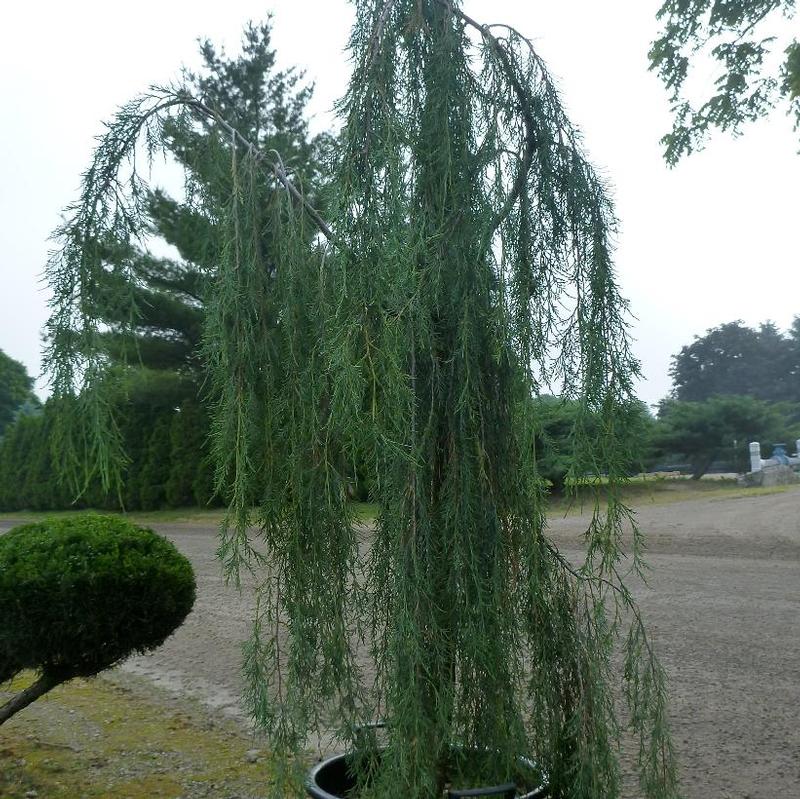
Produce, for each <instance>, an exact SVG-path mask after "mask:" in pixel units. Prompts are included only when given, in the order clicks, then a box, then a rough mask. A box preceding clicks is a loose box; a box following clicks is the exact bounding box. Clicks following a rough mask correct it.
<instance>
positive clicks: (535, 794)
mask: <svg viewBox="0 0 800 799" xmlns="http://www.w3.org/2000/svg"><path fill="white" fill-rule="evenodd" d="M382 748H384V747H382ZM351 755H352V752H343V753H341V754H338V755H332V756H331V757H327V758H325V759H324V760H321V761H320V762H319V763H317V764H315V765H314V766H313V767H312V768H311V769H309V771H308V774H307V775H306V779H305V788H306V791H307V792H308V793H309V794H310V795H311V796H312V797H313V799H343V797H342V796H341V795H339V794H335V793H329V792H328V791H326V790H325V789H324V788H321V787H320V786H319V784H318V783H317V776H318V775H319V773H320V772H321V771H323V770H324V769H326V768H328V767H330V766H332V765H333V764H335V763H340V762H342V761H344V760H346V759H347V758H348V757H350V756H351ZM519 761H520V762H521V763H523V764H525V765H526V766H530V767H531V768H535V764H534V762H533V761H532V760H531V759H530V758H528V757H524V756H522V755H520V756H519ZM512 789H513V790H514V793H513V794H511V793H510V791H511V790H512ZM503 793H505V794H506V795H508V796H512V797H513V799H545V797H548V796H550V786H549V785H548V784H547V782H546V781H543V782H542V784H541V785H539V786H537V787H536V788H533V789H531V790H530V791H528V792H526V793H523V794H519V793H517V792H516V785H515V784H514V783H506V784H504V785H492V786H486V787H481V788H468V789H451V790H448V792H447V796H448V799H456V798H457V797H458V798H459V799H460V797H480V796H495V795H497V794H503Z"/></svg>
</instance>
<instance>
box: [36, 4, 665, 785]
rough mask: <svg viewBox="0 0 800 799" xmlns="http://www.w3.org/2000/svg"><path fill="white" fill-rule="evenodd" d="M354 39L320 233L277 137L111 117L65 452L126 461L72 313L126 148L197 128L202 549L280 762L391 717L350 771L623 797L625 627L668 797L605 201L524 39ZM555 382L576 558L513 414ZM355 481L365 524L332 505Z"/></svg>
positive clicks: (621, 309) (113, 464) (65, 348)
mask: <svg viewBox="0 0 800 799" xmlns="http://www.w3.org/2000/svg"><path fill="white" fill-rule="evenodd" d="M350 49H351V57H352V63H353V76H352V80H351V82H350V87H349V89H348V92H347V94H346V95H345V97H344V99H343V100H342V102H341V104H340V106H339V111H340V117H341V121H342V126H343V127H342V132H341V137H340V140H339V142H338V146H337V148H336V153H335V157H334V158H333V161H332V163H331V165H330V173H331V183H330V187H329V196H328V200H327V204H326V213H325V215H324V217H323V215H322V214H321V213H320V212H319V211H318V210H317V209H316V208H315V207H314V204H313V203H312V202H311V201H310V200H309V197H310V196H312V195H311V194H310V191H309V189H308V188H307V187H306V185H305V184H304V183H303V181H302V180H300V179H296V178H295V176H292V175H291V174H290V171H291V170H290V166H289V165H288V164H287V163H286V162H285V160H284V159H283V158H282V155H281V153H280V152H278V151H272V150H270V151H267V152H265V151H262V150H260V149H259V148H258V147H257V146H256V145H255V143H253V142H250V141H248V140H247V137H246V136H245V135H243V134H242V133H241V132H239V131H237V130H236V129H235V128H234V127H233V126H232V125H230V124H229V123H228V122H226V120H225V119H224V118H223V117H222V115H221V114H220V113H218V112H217V111H216V110H215V108H214V107H213V104H208V103H205V102H203V101H202V100H200V99H198V98H195V97H193V96H191V95H189V94H188V93H187V92H186V91H184V90H180V89H179V90H175V91H172V90H154V91H153V92H152V93H151V94H149V95H147V96H145V97H143V98H139V99H138V100H136V101H134V102H133V103H131V104H129V105H128V106H125V107H124V108H123V109H122V110H121V111H120V113H119V114H118V115H117V117H116V119H115V120H114V121H113V122H112V124H111V125H110V127H109V132H108V134H107V135H106V136H105V137H104V138H103V140H101V143H100V146H99V147H98V150H97V152H96V156H95V160H94V162H93V165H92V167H91V169H90V170H89V172H88V173H87V175H86V178H85V180H84V189H83V194H82V196H81V198H80V200H79V202H78V203H77V204H76V205H75V206H74V207H73V209H72V215H71V217H70V219H69V221H68V222H67V224H66V225H65V226H64V228H63V229H62V230H61V231H60V234H61V237H62V240H63V249H62V250H61V251H60V253H59V254H57V255H56V256H55V258H54V260H53V261H52V262H51V264H50V267H49V274H50V277H51V282H52V284H53V287H54V292H55V299H54V304H53V307H54V313H53V317H52V320H51V324H50V328H49V330H50V358H49V364H50V368H51V370H52V372H53V382H54V386H55V389H56V391H57V392H58V393H64V394H69V395H72V394H78V395H79V398H80V399H79V401H80V403H82V404H83V407H84V410H83V411H82V412H81V413H80V414H79V415H74V416H72V417H71V418H64V419H63V422H64V427H63V430H64V433H63V437H62V439H61V440H63V441H64V442H67V443H70V444H71V445H72V447H71V448H70V447H67V448H66V449H65V450H64V451H65V452H66V453H75V452H76V445H78V446H80V445H82V446H83V450H82V452H81V451H79V450H77V451H78V455H77V457H76V460H77V462H79V463H83V462H86V461H87V455H88V460H89V462H91V463H94V464H96V467H95V468H97V469H98V471H99V473H100V474H102V475H103V476H104V477H106V478H107V479H109V480H110V479H112V478H113V476H114V471H115V469H116V468H117V464H118V463H119V460H120V453H119V451H118V448H117V447H116V442H115V439H114V436H113V431H114V420H113V418H110V416H109V413H108V408H109V406H108V404H107V402H106V400H105V397H106V395H107V394H106V392H107V388H106V386H107V381H106V379H105V377H106V376H105V371H104V370H105V361H104V359H103V357H102V354H101V353H99V352H98V346H97V345H98V341H97V338H98V335H99V326H100V325H99V319H98V317H97V315H94V314H93V311H92V307H93V306H92V303H91V302H88V303H87V302H82V301H81V300H82V299H85V298H86V297H87V296H89V297H91V295H92V292H93V290H94V289H93V287H94V286H95V285H96V281H95V280H94V279H93V276H94V274H95V273H96V271H97V270H98V269H102V268H103V265H102V261H101V260H100V259H98V257H97V253H96V251H95V250H94V249H93V248H92V247H91V246H86V244H85V243H86V242H91V241H94V240H100V239H102V238H103V237H105V236H108V235H112V236H114V237H115V238H118V239H122V240H129V239H132V238H135V237H136V236H137V235H138V234H139V231H140V227H139V226H140V223H141V204H140V200H139V198H140V197H141V196H142V195H143V193H144V191H145V188H146V187H145V186H143V184H142V177H141V176H140V175H139V174H138V173H136V172H135V171H133V172H131V171H130V166H131V157H132V155H133V154H134V145H133V144H132V142H134V141H135V140H136V139H137V138H139V137H141V138H142V139H144V140H145V141H147V142H149V143H150V145H151V146H152V147H153V148H158V147H159V146H161V145H163V144H164V142H165V139H166V138H167V137H168V135H169V134H168V131H169V130H171V129H173V128H174V127H175V126H178V127H179V128H180V129H190V128H191V127H192V126H193V125H196V124H198V123H197V122H196V120H197V119H198V118H199V119H201V120H202V121H203V124H206V125H208V128H207V129H208V131H209V136H208V139H207V140H206V142H207V143H208V144H209V146H207V147H206V148H205V149H204V150H203V152H202V154H198V157H200V155H202V157H204V158H208V159H209V161H210V165H209V168H213V169H217V170H220V172H221V171H222V170H226V172H227V174H228V175H230V180H231V188H232V190H231V193H230V196H229V197H228V199H227V203H226V205H225V206H224V207H223V208H218V209H216V211H217V213H218V214H219V225H220V229H221V230H222V231H223V233H224V235H223V237H222V240H223V242H224V246H223V247H222V250H221V255H220V265H219V270H218V273H217V275H216V279H215V282H214V287H213V291H212V292H211V295H210V297H211V301H210V302H209V304H208V307H207V310H206V319H205V326H206V327H205V329H206V334H205V340H206V346H205V358H206V363H207V368H208V372H209V376H210V377H209V379H210V384H211V390H212V393H213V395H214V397H215V398H216V405H215V410H214V419H213V425H212V427H213V434H214V450H215V455H216V461H217V469H218V471H217V477H218V481H219V486H220V488H221V489H222V490H224V491H225V492H226V496H229V497H230V498H231V506H230V513H229V518H228V521H227V523H226V525H225V527H224V530H223V540H222V545H221V553H222V556H223V558H224V560H225V564H226V566H227V568H228V569H229V571H230V573H231V574H232V575H234V576H235V575H236V574H237V573H238V570H239V569H241V568H249V569H251V570H253V572H254V573H255V575H256V577H257V581H258V585H259V596H258V610H257V616H256V619H255V622H254V628H253V634H252V637H251V640H250V642H249V643H248V645H247V647H246V651H245V671H246V675H247V678H248V684H249V688H248V691H247V699H248V701H249V703H250V707H251V710H252V712H253V716H254V719H255V720H256V722H257V723H258V724H259V725H260V726H261V727H262V728H264V729H265V730H266V731H267V732H268V733H269V735H270V737H271V740H272V743H273V746H274V748H275V751H276V753H277V755H278V756H279V760H280V762H283V763H284V764H287V765H288V764H290V763H293V762H295V763H296V762H297V761H296V760H293V759H292V758H290V757H287V758H285V759H280V756H281V755H290V754H291V753H293V752H294V751H296V750H297V749H298V748H299V747H302V746H303V744H304V742H305V741H306V736H307V734H308V733H309V731H311V730H318V731H319V730H322V731H324V732H325V733H326V735H332V736H333V737H334V738H335V739H337V740H339V741H347V742H350V743H351V744H353V745H356V746H357V747H358V748H359V751H361V752H362V753H365V752H367V753H368V751H369V747H370V745H371V743H374V739H372V737H371V736H370V735H365V734H364V733H363V728H362V726H361V725H363V724H364V723H365V722H367V721H371V720H373V719H374V718H376V717H383V718H385V719H386V720H387V723H388V727H387V742H386V743H387V748H386V749H385V750H384V752H383V754H382V757H381V759H380V766H379V768H378V769H377V772H375V771H374V770H373V769H372V768H371V766H374V765H375V762H376V761H374V760H373V759H371V758H369V757H365V758H363V759H362V760H361V761H359V767H358V771H359V774H360V777H361V778H362V780H363V785H362V788H363V791H364V792H365V795H375V796H381V797H395V796H396V797H401V796H402V797H412V798H413V799H431V797H434V796H438V795H440V794H441V790H442V788H443V785H444V784H445V782H446V781H448V780H450V779H454V778H457V777H458V775H457V774H453V773H449V774H448V773H447V770H446V765H447V763H448V762H449V761H450V758H449V752H450V750H451V748H452V747H467V748H479V749H481V750H489V751H490V752H491V753H492V754H491V756H490V757H487V758H486V764H485V773H484V774H482V775H481V776H482V778H483V779H485V780H486V781H492V782H498V781H503V779H504V778H506V777H508V775H509V774H513V773H515V772H516V771H517V767H518V760H517V758H518V757H519V755H520V754H521V753H524V754H527V755H530V756H531V757H533V758H534V759H535V760H536V762H538V763H539V764H540V766H541V768H542V769H544V770H545V771H546V773H547V775H548V779H549V780H550V782H551V785H552V787H553V792H554V795H556V796H564V797H575V798H576V799H577V798H578V797H586V799H588V797H598V796H603V797H612V796H616V795H618V793H619V790H620V779H621V778H620V769H619V764H618V754H617V741H618V736H619V735H620V734H621V729H622V728H623V727H624V726H625V721H626V713H625V711H624V709H622V708H620V707H618V703H617V701H616V699H615V694H614V691H613V689H612V666H611V657H612V650H613V646H614V642H615V640H617V638H618V633H620V632H621V625H622V624H623V623H624V622H623V620H624V619H625V618H626V617H627V619H628V622H630V627H629V634H628V635H627V636H623V638H624V648H625V654H624V675H622V677H623V684H624V687H625V691H624V693H625V695H626V696H627V698H628V704H629V710H630V713H629V714H627V721H628V724H629V726H630V727H631V728H632V730H633V733H634V735H635V736H637V738H638V740H639V742H640V753H639V755H640V756H639V763H640V773H641V789H642V793H643V794H644V795H645V796H648V797H672V796H675V795H676V791H677V788H676V777H675V768H674V763H673V759H672V748H671V744H670V741H669V734H668V723H667V718H666V691H665V685H664V675H663V671H662V669H661V667H660V666H659V665H658V662H657V661H656V660H655V657H654V655H653V652H652V648H651V645H650V642H649V640H648V638H647V636H646V633H645V628H644V627H643V625H642V622H641V618H640V616H639V613H638V611H637V609H636V607H635V605H634V603H633V600H632V597H631V595H630V593H629V591H628V590H627V588H626V587H625V585H624V584H623V582H622V570H623V569H627V568H628V566H626V565H624V564H623V554H622V549H623V539H624V538H626V537H627V539H628V540H629V542H630V545H631V548H632V555H633V561H632V565H633V566H634V567H637V568H638V567H640V566H641V561H640V555H641V539H640V536H639V533H638V530H637V528H636V524H635V520H634V518H633V516H632V514H631V512H630V511H629V509H628V508H627V507H626V506H625V505H624V503H623V502H622V501H621V499H620V496H619V491H618V488H619V485H620V484H621V482H622V481H623V480H624V476H625V471H626V469H627V465H628V455H629V451H628V442H626V440H625V437H624V436H623V435H622V426H623V425H624V423H625V420H626V419H628V418H629V415H630V413H631V405H632V403H633V402H634V397H633V390H632V381H633V379H634V378H635V376H636V373H637V365H636V362H635V360H634V359H633V357H632V356H631V354H630V352H629V349H628V340H627V334H626V306H625V302H624V301H623V300H622V298H621V297H620V295H619V292H618V289H617V286H616V282H615V277H614V270H613V265H612V249H613V235H614V228H615V219H614V215H613V209H612V206H611V202H610V200H609V198H608V193H607V190H606V187H605V186H604V184H603V182H602V180H600V179H599V178H598V177H597V175H596V173H595V172H594V170H593V169H592V167H591V165H590V164H589V163H588V162H587V161H586V159H585V157H584V155H583V152H582V149H581V144H580V137H579V135H578V133H577V131H576V130H575V128H574V127H573V126H572V125H571V123H570V122H569V120H568V119H567V117H566V115H565V113H564V111H563V108H562V105H561V102H560V99H559V96H558V93H557V91H556V88H555V86H554V84H553V81H552V79H551V78H550V75H549V73H548V72H547V69H546V68H545V66H544V64H543V63H542V62H541V60H540V59H539V58H538V56H537V55H536V53H535V51H534V49H533V47H532V45H531V43H530V42H529V41H528V40H527V39H525V38H524V37H522V36H521V35H520V34H519V33H517V32H516V31H514V30H512V29H510V28H507V27H504V26H492V27H483V26H481V25H479V24H478V23H477V22H475V21H474V20H472V19H471V18H470V17H468V16H467V15H466V14H465V13H464V12H463V11H462V10H461V8H460V4H459V3H452V4H451V3H450V2H448V0H381V2H376V1H375V0H363V1H362V2H358V3H357V5H356V21H355V26H354V28H353V33H352V38H351V42H350ZM210 123H213V124H210ZM211 142H213V146H210V143H211ZM204 199H205V198H204V197H202V196H199V197H198V196H195V197H193V200H194V201H195V202H197V203H199V204H200V205H201V206H202V203H203V202H204ZM265 214H266V215H267V216H266V218H267V219H269V222H270V225H271V229H272V230H273V231H276V235H273V236H271V237H269V239H267V240H266V241H265V239H264V237H263V236H261V235H260V233H261V229H262V225H263V221H262V220H263V219H264V218H265V216H264V215H265ZM277 233H279V235H278V234H277ZM551 384H558V385H559V387H560V388H561V390H562V392H563V394H564V395H565V396H566V397H567V398H569V399H571V400H573V401H574V402H575V403H577V412H576V414H575V421H574V426H573V435H572V441H573V443H574V446H573V450H572V457H571V461H570V465H569V472H570V474H571V475H574V476H583V475H585V474H586V473H590V474H599V473H601V472H602V473H603V474H604V475H606V479H604V480H603V481H602V482H599V483H598V488H597V496H596V498H595V499H596V501H595V506H594V511H593V513H592V514H591V517H590V521H589V523H588V528H587V533H586V540H587V556H586V559H585V563H583V564H582V565H580V566H572V565H570V564H569V563H568V562H567V561H566V560H565V559H564V558H563V557H562V556H561V555H560V554H559V553H558V551H557V550H556V549H555V547H554V546H553V544H552V543H551V542H550V541H549V540H548V537H547V535H546V521H545V510H546V502H547V497H546V487H545V485H546V483H545V480H544V479H543V478H542V475H541V470H540V466H539V462H540V461H539V459H540V453H539V452H538V451H537V448H536V430H537V419H536V411H535V409H536V404H535V403H533V402H532V401H531V400H532V398H533V397H535V396H537V395H538V394H539V393H540V392H541V391H544V390H547V388H548V386H550V385H551ZM357 469H361V470H365V471H366V472H367V473H368V474H369V478H370V480H369V484H370V486H371V494H372V495H371V499H372V500H373V501H374V502H375V503H376V504H377V506H378V508H379V514H378V518H377V521H376V523H375V525H374V528H364V527H362V526H360V525H359V524H358V523H357V520H355V519H353V518H352V517H351V515H350V510H349V507H348V504H347V501H346V498H347V488H348V485H349V484H350V482H351V480H352V477H353V475H354V473H355V472H356V470H357ZM253 530H255V531H256V532H253ZM253 539H257V541H256V540H253ZM625 611H627V614H626V613H625ZM288 774H289V773H288V772H287V773H286V774H285V775H284V776H287V775H288ZM368 775H369V780H367V779H366V778H367V776H368ZM279 776H280V774H279ZM284 790H285V784H283V783H282V782H281V781H280V780H278V787H277V788H276V791H277V792H278V794H280V795H283V794H281V791H284Z"/></svg>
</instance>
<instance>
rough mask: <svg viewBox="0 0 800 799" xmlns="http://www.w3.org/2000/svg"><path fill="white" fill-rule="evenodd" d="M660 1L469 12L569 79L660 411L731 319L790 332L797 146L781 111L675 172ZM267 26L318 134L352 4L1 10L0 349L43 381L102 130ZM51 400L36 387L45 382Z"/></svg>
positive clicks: (795, 291) (799, 294) (303, 0)
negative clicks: (310, 83)
mask: <svg viewBox="0 0 800 799" xmlns="http://www.w3.org/2000/svg"><path fill="white" fill-rule="evenodd" d="M658 5H659V3H658V2H656V0H637V2H622V0H606V2H596V0H465V6H464V7H465V10H466V11H467V12H469V13H470V14H472V15H473V16H475V17H476V18H477V19H478V20H479V21H481V22H508V23H511V24H513V25H515V26H516V27H518V28H519V29H520V30H521V31H522V32H523V33H525V34H527V35H529V36H531V37H532V38H533V39H534V41H535V42H536V44H537V47H538V49H539V52H540V54H541V55H543V56H544V58H545V59H546V61H547V62H548V63H549V65H550V69H551V71H552V72H553V74H554V75H556V76H557V77H558V78H559V83H560V86H561V92H562V96H563V98H564V100H565V101H566V104H567V107H568V108H569V110H570V112H571V116H572V119H573V121H574V122H575V123H576V124H577V125H578V126H579V127H580V128H581V129H582V130H583V133H584V138H585V142H586V146H587V149H588V150H589V152H590V154H591V156H592V158H593V160H594V162H595V163H596V165H597V166H598V167H599V168H600V170H601V171H602V173H603V174H605V175H606V176H607V177H608V178H609V179H610V181H611V183H612V184H613V185H614V187H615V192H614V193H615V197H616V200H617V213H618V215H619V217H620V220H621V223H622V229H621V235H620V237H619V247H618V253H617V265H618V273H619V277H620V283H621V285H622V290H623V293H624V294H625V295H626V296H627V297H628V298H629V299H630V301H631V308H632V310H633V312H634V314H635V315H636V317H637V321H636V322H635V326H634V337H635V340H636V343H635V350H636V353H637V355H638V356H639V358H640V359H641V361H642V364H643V369H644V375H645V380H644V381H643V383H642V384H641V387H640V396H641V397H642V399H644V400H645V401H647V402H649V403H654V402H656V401H658V400H659V399H660V398H661V397H663V396H664V395H665V394H666V393H667V392H668V390H669V388H670V380H669V377H668V374H667V370H668V368H669V359H670V356H671V355H672V354H674V353H676V352H677V351H678V350H679V349H680V347H681V346H682V345H684V344H687V343H689V342H690V341H691V340H692V336H693V335H695V334H700V333H703V332H704V331H705V330H706V329H707V328H709V327H712V326H714V325H718V324H720V323H722V322H726V321H731V320H733V319H743V320H744V321H745V322H746V323H748V324H752V325H755V324H758V323H760V322H762V321H765V320H767V319H771V320H773V321H774V322H776V323H777V324H778V325H779V327H781V328H786V327H787V326H788V325H789V323H790V322H791V319H792V317H793V316H794V315H795V314H800V270H798V233H799V232H800V224H798V193H799V192H800V155H797V150H798V136H797V134H795V133H793V132H792V129H791V124H790V122H789V121H788V120H787V119H786V118H785V117H784V116H783V115H782V113H780V112H779V113H777V114H774V115H773V116H772V117H771V118H770V119H769V120H767V121H762V122H760V123H758V124H757V125H754V126H751V127H750V128H748V129H747V131H746V134H745V135H744V136H743V137H742V138H740V139H738V140H731V139H730V138H728V137H727V136H724V135H718V136H716V137H715V138H714V139H713V140H712V142H711V145H710V146H709V148H708V149H707V150H706V151H705V152H703V153H699V154H695V155H693V156H692V157H691V158H689V159H688V160H687V161H685V162H683V163H682V164H681V165H680V166H679V167H678V168H677V169H674V170H669V169H667V168H666V166H665V165H664V162H663V160H662V158H661V148H660V145H659V144H658V140H659V138H660V136H661V135H662V134H663V133H664V132H665V131H666V130H667V129H668V127H669V116H668V104H667V98H666V94H665V92H664V90H663V88H662V86H661V85H660V83H659V82H658V80H657V79H656V78H655V77H654V76H653V75H651V74H649V73H648V72H647V59H646V55H647V49H648V45H649V42H650V41H651V40H652V38H653V37H654V35H655V33H656V31H657V26H656V23H655V20H654V17H655V10H656V8H657V6H658ZM270 10H271V11H272V12H273V13H274V37H273V43H274V45H275V47H276V49H277V51H278V57H279V59H280V62H281V64H282V65H289V64H297V65H298V66H301V67H304V68H305V69H306V70H307V73H308V77H309V78H310V79H312V80H314V81H315V82H316V86H317V91H316V96H315V99H314V102H313V104H312V111H313V113H314V114H315V115H316V122H315V125H316V126H318V127H323V126H325V125H326V124H327V120H329V119H330V117H329V110H330V108H331V106H332V104H333V102H334V100H335V99H336V98H337V97H339V96H340V95H341V94H342V92H343V90H344V87H345V84H346V81H347V78H348V68H347V64H346V62H345V60H344V59H343V57H342V51H343V48H344V47H345V44H346V40H347V34H348V31H349V26H350V21H351V19H352V8H351V6H350V5H349V4H348V3H347V2H346V0H272V2H271V3H269V2H268V3H263V2H253V1H252V0H227V2H225V3H211V2H206V1H205V0H202V1H198V0H194V1H193V2H186V1H185V0H161V1H160V2H154V0H138V2H136V3H133V4H128V3H125V4H123V3H116V2H109V0H105V2H98V1H96V0H72V2H69V3H65V2H60V1H57V0H51V1H50V2H42V1H41V0H40V2H29V3H11V2H3V3H1V4H0V98H2V105H0V122H2V125H0V349H2V350H4V351H5V352H6V353H8V354H9V355H11V356H12V357H14V358H16V359H18V360H21V361H22V362H23V363H25V364H26V366H27V367H28V370H29V371H30V372H31V373H32V374H38V372H39V368H40V366H39V350H40V340H39V333H40V330H41V328H42V325H43V323H44V321H45V319H46V317H47V308H46V302H47V292H46V289H45V288H44V287H43V286H42V284H41V272H42V269H43V266H44V263H45V261H46V258H47V252H48V248H49V244H48V241H47V239H48V235H49V234H50V232H51V231H52V230H53V228H54V227H55V226H56V225H57V224H58V222H59V218H60V213H61V209H63V208H64V206H66V205H67V204H68V203H69V202H70V201H71V200H73V199H74V197H75V196H76V192H77V187H78V182H79V179H80V174H81V172H82V171H83V169H85V167H86V166H87V164H88V162H89V158H90V154H91V150H92V147H93V143H94V141H93V137H94V136H96V135H97V134H99V133H101V132H102V125H101V121H102V120H104V119H108V118H109V117H110V116H111V114H112V113H113V111H114V109H115V108H116V107H117V106H118V105H119V104H121V103H123V102H124V101H126V100H127V99H129V98H130V97H132V96H133V95H135V94H136V93H137V92H139V91H142V90H144V89H146V88H147V86H148V85H149V84H151V83H163V82H167V81H168V80H170V79H171V78H173V77H175V76H176V75H177V73H178V70H179V68H180V66H181V64H188V65H190V66H191V65H193V64H196V63H197V55H196V52H197V46H196V39H197V38H198V37H206V36H207V37H209V38H211V39H212V41H214V42H215V43H222V44H225V45H226V46H227V49H228V50H229V51H233V50H235V49H236V48H237V46H238V43H239V41H240V34H241V29H242V26H243V24H244V22H245V21H246V20H248V19H253V20H261V19H263V18H264V16H265V15H266V13H267V12H269V11H270ZM39 385H40V388H42V387H43V385H42V383H40V384H39Z"/></svg>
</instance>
